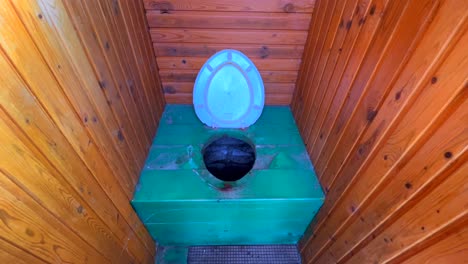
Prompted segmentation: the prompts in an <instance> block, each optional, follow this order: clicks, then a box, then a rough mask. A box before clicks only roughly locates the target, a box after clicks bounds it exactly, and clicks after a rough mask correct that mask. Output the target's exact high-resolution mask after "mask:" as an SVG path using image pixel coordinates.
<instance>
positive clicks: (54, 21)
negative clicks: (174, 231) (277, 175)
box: [0, 0, 165, 263]
mask: <svg viewBox="0 0 468 264" xmlns="http://www.w3.org/2000/svg"><path fill="white" fill-rule="evenodd" d="M0 35H1V37H0V71H1V74H0V87H1V88H0V103H1V105H0V140H1V143H0V220H1V221H0V262H1V263H154V255H155V245H154V242H153V241H152V239H151V237H150V236H149V234H148V233H147V231H146V229H145V228H144V226H143V225H142V224H141V222H140V220H139V219H138V217H137V215H136V214H135V212H134V211H133V209H132V207H131V205H130V203H129V200H130V199H131V198H132V194H133V191H134V188H135V184H136V182H137V180H138V177H139V172H140V169H141V168H142V166H143V163H144V161H145V158H146V155H147V152H148V149H149V146H150V144H151V141H152V137H153V136H154V134H155V132H156V128H157V125H158V121H159V118H160V116H161V114H162V110H163V107H164V104H165V102H164V97H163V94H162V89H161V86H160V81H159V79H158V77H157V70H156V66H155V65H156V64H155V61H154V54H153V50H152V47H151V41H150V36H149V34H148V32H147V26H146V22H145V19H144V8H143V4H142V3H141V2H140V1H112V0H99V1H74V0H64V1H61V0H37V1H36V0H14V1H13V0H12V1H2V2H1V4H0ZM21 261H22V262H21Z"/></svg>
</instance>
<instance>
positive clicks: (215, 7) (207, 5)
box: [143, 0, 314, 13]
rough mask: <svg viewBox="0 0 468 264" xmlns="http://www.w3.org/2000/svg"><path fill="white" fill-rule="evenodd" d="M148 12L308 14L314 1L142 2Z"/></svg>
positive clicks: (180, 0) (179, 0)
mask: <svg viewBox="0 0 468 264" xmlns="http://www.w3.org/2000/svg"><path fill="white" fill-rule="evenodd" d="M143 2H144V3H145V8H146V9H148V10H159V11H174V10H195V11H242V12H274V13H277V12H279V13H281V12H286V13H293V12H306V13H310V12H312V10H313V7H314V0H295V1H291V0H273V1H272V0H257V1H250V0H221V1H210V0H202V1H200V0H170V1H159V0H143Z"/></svg>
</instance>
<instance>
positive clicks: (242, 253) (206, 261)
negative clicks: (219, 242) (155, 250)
mask: <svg viewBox="0 0 468 264" xmlns="http://www.w3.org/2000/svg"><path fill="white" fill-rule="evenodd" d="M187 260H188V263H189V264H298V263H301V256H300V254H299V252H298V250H297V246H296V245H264V246H263V245H261V246H260V245H258V246H196V247H190V248H189V250H188V258H187Z"/></svg>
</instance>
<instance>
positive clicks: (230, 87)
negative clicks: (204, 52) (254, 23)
mask: <svg viewBox="0 0 468 264" xmlns="http://www.w3.org/2000/svg"><path fill="white" fill-rule="evenodd" d="M264 104H265V90H264V87H263V81H262V77H261V76H260V73H259V72H258V70H257V67H255V65H254V64H253V62H252V61H251V60H250V59H249V58H247V56H245V55H244V54H243V53H241V52H240V51H237V50H232V49H226V50H222V51H220V52H218V53H216V54H215V55H213V56H212V57H211V58H210V59H208V61H206V62H205V64H204V65H203V67H202V68H201V69H200V72H199V73H198V76H197V79H196V81H195V86H194V88H193V105H194V107H195V112H196V114H197V116H198V118H199V119H200V120H201V121H202V122H203V123H204V124H206V125H208V126H210V127H220V128H245V127H248V126H250V125H252V124H254V123H255V122H256V121H257V119H258V118H259V117H260V115H261V114H262V110H263V106H264Z"/></svg>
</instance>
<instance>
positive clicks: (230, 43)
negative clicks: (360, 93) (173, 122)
mask: <svg viewBox="0 0 468 264" xmlns="http://www.w3.org/2000/svg"><path fill="white" fill-rule="evenodd" d="M141 2H143V3H144V6H145V8H146V18H147V21H148V25H149V31H150V33H151V37H152V41H153V45H154V50H155V53H156V61H157V63H158V66H159V69H160V71H159V73H160V76H161V81H162V84H163V88H164V89H163V90H164V94H165V98H166V100H167V101H168V102H170V103H182V104H191V103H192V90H193V85H194V82H195V78H196V76H197V73H198V71H199V70H200V68H201V66H202V65H203V63H204V62H205V61H206V60H207V59H208V58H209V57H210V56H212V55H213V54H214V53H215V52H217V51H220V50H222V49H237V50H240V51H241V52H244V53H245V54H246V55H247V56H249V57H250V58H252V59H253V61H254V63H255V65H256V66H257V68H258V69H259V71H260V74H261V75H262V78H263V81H264V84H265V101H266V104H270V105H278V104H279V105H289V104H290V103H291V98H292V93H293V91H283V90H278V89H275V87H276V86H277V85H278V84H283V83H285V84H288V85H290V86H293V85H294V84H295V82H296V79H297V72H298V70H299V65H300V57H301V54H302V50H303V47H304V44H305V42H306V38H307V33H308V32H307V29H308V28H309V24H310V21H311V20H310V19H311V13H312V10H313V7H314V2H315V0H300V1H289V0H278V1H268V0H261V1H231V0H222V1H193V0H171V1H155V0H143V1H141ZM331 2H332V3H331V4H330V8H333V6H334V4H335V1H331ZM341 2H343V1H341ZM328 14H331V12H328ZM323 30H325V28H324V29H323ZM179 87H191V89H190V90H187V89H179Z"/></svg>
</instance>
